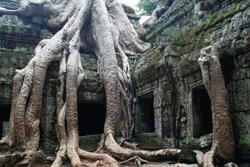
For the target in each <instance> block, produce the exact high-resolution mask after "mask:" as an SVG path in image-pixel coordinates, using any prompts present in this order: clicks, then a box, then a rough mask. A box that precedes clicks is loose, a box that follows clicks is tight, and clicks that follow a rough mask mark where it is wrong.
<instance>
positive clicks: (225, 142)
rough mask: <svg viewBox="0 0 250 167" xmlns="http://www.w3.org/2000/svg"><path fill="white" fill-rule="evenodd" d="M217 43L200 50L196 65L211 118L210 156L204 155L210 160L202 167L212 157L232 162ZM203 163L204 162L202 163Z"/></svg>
mask: <svg viewBox="0 0 250 167" xmlns="http://www.w3.org/2000/svg"><path fill="white" fill-rule="evenodd" d="M219 47H220V45H219V44H218V43H216V44H214V45H212V46H209V47H206V48H204V49H202V50H201V56H200V58H199V60H198V63H199V65H200V67H201V72H202V78H203V83H204V85H205V88H206V90H207V92H208V94H209V97H210V99H211V105H212V117H213V144H212V148H213V149H212V150H211V152H212V154H211V152H209V153H208V155H207V156H206V155H205V158H207V159H210V160H209V161H207V163H204V166H206V167H208V166H211V164H212V162H211V161H212V160H213V157H214V156H219V157H220V158H223V159H224V160H226V161H231V160H234V152H235V142H234V133H233V127H232V122H231V119H230V113H229V101H228V92H227V89H226V86H225V81H224V78H223V73H222V69H221V64H220V59H219V53H218V48H219ZM204 162H205V161H204Z"/></svg>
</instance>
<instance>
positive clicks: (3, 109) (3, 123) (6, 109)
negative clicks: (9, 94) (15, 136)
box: [0, 104, 10, 139]
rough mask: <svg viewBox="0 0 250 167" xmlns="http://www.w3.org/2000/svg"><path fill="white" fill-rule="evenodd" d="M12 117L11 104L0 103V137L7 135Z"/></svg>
mask: <svg viewBox="0 0 250 167" xmlns="http://www.w3.org/2000/svg"><path fill="white" fill-rule="evenodd" d="M9 119H10V105H7V104H4V105H3V104H2V105H0V139H1V138H2V137H4V136H5V135H7V132H8V124H9Z"/></svg>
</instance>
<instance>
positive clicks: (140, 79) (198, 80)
mask: <svg viewBox="0 0 250 167" xmlns="http://www.w3.org/2000/svg"><path fill="white" fill-rule="evenodd" d="M0 7H8V8H11V9H16V8H17V7H18V0H1V1H0ZM124 9H125V12H126V13H127V16H128V18H129V19H130V20H131V22H132V23H133V25H134V26H135V28H136V30H137V31H138V33H139V34H140V36H141V38H142V39H143V40H145V41H147V42H150V43H151V45H152V46H151V47H150V49H148V50H146V51H145V52H144V53H142V54H139V55H134V56H131V57H129V62H130V63H131V67H132V69H131V70H132V81H133V84H134V94H135V96H134V99H133V119H134V130H133V138H131V139H129V140H130V141H131V142H135V143H137V145H138V147H139V148H142V149H148V150H155V149H161V148H189V149H200V150H208V149H209V148H210V147H211V144H212V132H213V118H212V107H211V99H210V97H209V95H208V92H207V90H206V88H205V86H204V84H203V81H202V75H201V69H200V66H199V64H198V63H197V60H198V58H199V56H200V51H201V49H202V48H204V47H206V46H209V45H211V44H213V43H215V42H217V41H221V47H220V48H219V53H220V63H221V67H222V71H223V77H224V80H225V86H226V88H227V91H228V94H229V108H230V117H231V119H232V123H233V130H234V135H235V142H236V163H237V164H239V165H242V166H249V165H250V2H249V1H248V0H237V1H231V0H221V1H213V0H174V1H173V3H172V4H171V5H170V6H164V7H162V8H161V13H158V15H155V16H151V19H150V21H149V22H145V23H144V25H143V26H144V27H141V26H140V25H139V23H138V20H139V17H138V16H137V15H135V13H134V11H133V10H131V9H130V8H128V7H124ZM42 19H43V18H41V17H33V18H32V21H31V22H30V21H28V20H24V19H20V18H19V17H17V16H12V15H2V16H1V17H0V60H1V63H0V139H1V138H2V137H3V136H5V135H6V134H7V133H8V126H9V125H8V122H9V117H10V111H11V97H12V79H13V77H14V74H15V70H16V69H21V68H23V67H25V66H26V65H27V63H28V62H29V60H30V59H31V57H32V54H33V50H34V48H35V46H36V45H37V43H38V42H39V41H40V40H41V39H44V38H48V37H51V36H52V33H51V32H50V30H48V29H47V28H46V27H44V26H43V25H42V24H41V23H42V21H41V20H42ZM152 20H153V22H152V23H151V21H152ZM81 61H82V64H83V69H84V73H85V74H86V77H85V78H84V80H83V81H82V83H81V85H80V87H79V92H78V120H79V124H78V129H79V135H80V147H81V148H84V149H86V150H90V151H93V150H95V149H96V147H97V145H98V142H99V141H100V138H101V134H102V133H103V126H104V121H105V110H106V109H105V108H106V105H105V104H106V103H105V93H104V92H103V91H100V90H99V88H100V86H101V82H100V80H99V75H98V74H97V58H96V56H95V55H93V54H88V53H82V54H81ZM58 70H59V64H58V63H57V62H54V63H52V64H51V65H50V66H49V69H48V76H47V78H46V84H45V88H44V99H43V111H42V118H41V125H40V127H41V139H40V140H41V143H40V149H41V150H43V152H44V153H45V154H47V155H51V154H54V152H55V150H56V148H57V146H58V141H57V137H56V132H55V130H56V128H55V124H56V120H55V119H56V118H55V115H56V105H55V103H56V97H55V96H56V85H57V72H58ZM1 153H4V151H3V150H2V149H1V148H0V161H1ZM0 164H1V163H0Z"/></svg>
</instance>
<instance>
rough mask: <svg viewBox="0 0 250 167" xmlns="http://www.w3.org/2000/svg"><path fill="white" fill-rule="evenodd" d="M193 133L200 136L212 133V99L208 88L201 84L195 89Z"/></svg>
mask: <svg viewBox="0 0 250 167" xmlns="http://www.w3.org/2000/svg"><path fill="white" fill-rule="evenodd" d="M192 94H193V99H192V101H193V135H194V137H200V136H203V135H206V134H209V133H212V128H213V123H212V110H211V100H210V98H209V95H208V93H207V91H206V89H205V88H204V87H203V86H201V87H198V88H195V89H193V92H192Z"/></svg>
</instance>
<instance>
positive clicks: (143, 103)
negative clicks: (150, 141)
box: [137, 96, 155, 133]
mask: <svg viewBox="0 0 250 167" xmlns="http://www.w3.org/2000/svg"><path fill="white" fill-rule="evenodd" d="M137 117H138V118H137V120H138V121H137V126H138V127H137V129H138V130H137V132H138V133H153V132H155V119H154V97H153V96H143V97H140V98H139V113H138V115H137Z"/></svg>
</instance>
